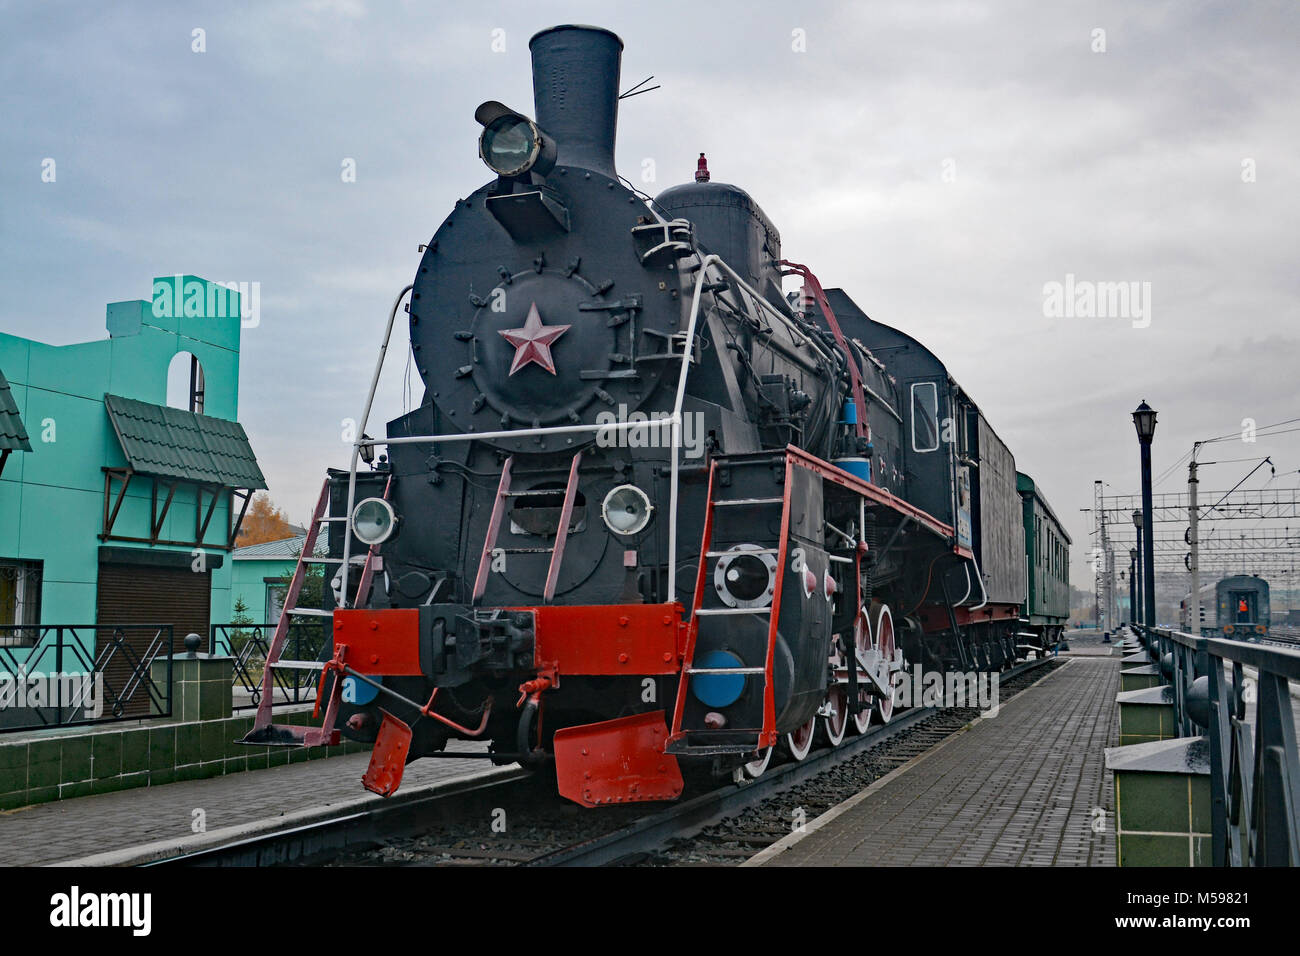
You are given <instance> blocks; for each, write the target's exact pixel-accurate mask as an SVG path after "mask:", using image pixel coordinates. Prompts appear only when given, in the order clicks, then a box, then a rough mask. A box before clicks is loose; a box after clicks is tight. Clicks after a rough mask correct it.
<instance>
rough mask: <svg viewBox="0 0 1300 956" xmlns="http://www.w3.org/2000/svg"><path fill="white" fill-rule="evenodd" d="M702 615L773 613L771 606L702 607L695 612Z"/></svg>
mask: <svg viewBox="0 0 1300 956" xmlns="http://www.w3.org/2000/svg"><path fill="white" fill-rule="evenodd" d="M695 613H696V614H698V615H701V616H708V615H713V614H771V613H772V608H771V607H770V606H769V607H702V608H700V609H699V610H698V611H696V612H695Z"/></svg>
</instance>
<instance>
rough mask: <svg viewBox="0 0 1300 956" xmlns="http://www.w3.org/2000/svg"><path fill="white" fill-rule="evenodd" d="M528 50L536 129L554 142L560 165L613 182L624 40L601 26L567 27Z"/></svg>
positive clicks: (539, 37)
mask: <svg viewBox="0 0 1300 956" xmlns="http://www.w3.org/2000/svg"><path fill="white" fill-rule="evenodd" d="M528 49H530V50H531V51H532V54H533V102H534V105H535V106H536V113H537V125H538V126H540V127H541V128H542V129H543V130H545V131H546V132H547V133H549V134H550V135H551V137H552V138H553V139H554V140H555V144H556V148H557V150H558V156H557V158H556V163H557V165H560V166H578V167H581V168H583V169H590V170H592V171H594V172H598V173H603V174H604V175H606V176H609V177H610V178H611V179H612V178H614V177H615V176H616V175H617V173H616V172H615V171H614V132H615V128H616V127H617V125H618V77H619V61H620V60H621V59H622V55H623V41H622V40H620V39H619V38H618V37H617V36H616V35H615V34H613V33H611V32H609V31H608V30H604V29H601V28H600V27H588V26H574V25H572V24H566V25H564V26H558V27H551V28H550V29H549V30H543V31H542V32H541V33H538V34H537V35H536V36H534V37H533V38H532V39H531V40H530V41H529V42H528Z"/></svg>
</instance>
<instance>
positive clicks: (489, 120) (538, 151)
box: [474, 100, 555, 177]
mask: <svg viewBox="0 0 1300 956" xmlns="http://www.w3.org/2000/svg"><path fill="white" fill-rule="evenodd" d="M474 119H475V120H477V121H478V122H479V123H480V124H482V126H483V132H482V134H481V135H480V136H479V139H478V155H479V158H480V159H481V160H483V162H484V163H486V164H487V167H488V169H490V170H492V172H494V173H496V174H497V175H498V176H506V177H514V176H522V175H524V174H525V173H528V172H530V171H533V172H536V173H537V174H538V175H541V176H545V175H546V174H547V173H549V172H550V171H551V169H552V168H553V167H554V166H555V141H554V140H552V139H551V138H550V137H549V136H547V135H546V134H545V133H543V132H542V130H541V128H540V127H539V126H538V125H537V124H536V123H534V122H533V121H532V120H530V119H529V118H528V117H527V116H524V115H523V114H522V113H516V112H515V111H514V110H512V109H510V108H509V107H507V106H505V105H504V104H502V103H498V102H496V101H495V100H490V101H488V102H487V103H484V104H483V105H482V106H480V107H479V108H478V109H477V110H475V111H474Z"/></svg>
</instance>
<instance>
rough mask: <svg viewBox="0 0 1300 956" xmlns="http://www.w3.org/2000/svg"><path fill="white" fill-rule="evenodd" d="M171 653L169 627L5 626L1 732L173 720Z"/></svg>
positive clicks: (0, 648)
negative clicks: (159, 661)
mask: <svg viewBox="0 0 1300 956" xmlns="http://www.w3.org/2000/svg"><path fill="white" fill-rule="evenodd" d="M171 648H172V625H170V624H122V625H96V624H72V625H66V624H65V625H60V624H38V625H0V733H3V732H7V731H15V730H34V729H40V728H43V727H62V726H67V725H69V724H78V725H81V724H100V723H107V722H109V721H114V720H136V719H139V718H145V717H170V716H171V713H172V655H171ZM159 657H161V659H162V660H163V661H165V662H166V664H165V666H162V667H160V668H159V669H158V671H159V672H158V673H154V668H153V664H154V661H155V660H156V659H158V658H159Z"/></svg>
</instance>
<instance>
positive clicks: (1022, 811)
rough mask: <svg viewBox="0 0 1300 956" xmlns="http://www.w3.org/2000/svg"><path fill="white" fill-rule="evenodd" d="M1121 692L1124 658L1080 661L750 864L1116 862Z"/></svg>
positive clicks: (1098, 864)
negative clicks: (1110, 756) (1115, 765)
mask: <svg viewBox="0 0 1300 956" xmlns="http://www.w3.org/2000/svg"><path fill="white" fill-rule="evenodd" d="M1118 690H1119V659H1118V658H1114V657H1111V658H1102V657H1092V656H1079V657H1075V658H1072V659H1070V660H1069V662H1068V663H1067V664H1066V665H1065V666H1064V667H1061V668H1058V669H1057V670H1056V671H1055V672H1053V673H1052V674H1050V675H1048V676H1047V677H1046V678H1044V679H1043V680H1041V681H1039V682H1038V683H1037V684H1034V685H1033V686H1031V687H1030V688H1028V689H1026V690H1025V691H1023V692H1021V693H1020V694H1018V695H1017V696H1016V697H1014V698H1012V699H1011V700H1010V701H1009V702H1007V703H1006V704H1004V705H1003V706H1002V707H1001V709H1000V710H999V712H998V714H997V716H996V717H991V718H985V719H981V720H978V721H977V722H976V723H974V724H973V725H972V726H971V727H970V728H969V729H967V730H965V731H963V732H961V733H958V734H956V735H954V736H953V737H950V738H948V739H947V740H945V741H944V742H942V743H940V744H939V745H938V746H936V747H935V748H933V749H932V750H929V751H927V752H926V753H925V754H922V755H921V756H919V757H917V758H915V759H914V760H911V761H909V762H908V763H906V764H904V765H903V766H901V767H899V768H898V769H897V770H895V771H893V772H892V773H890V774H888V775H887V776H885V777H882V778H881V779H880V780H877V781H876V782H875V783H874V784H872V785H871V786H870V787H868V788H867V789H866V790H864V791H863V792H862V793H860V794H857V795H856V796H854V797H852V798H850V799H849V800H846V801H845V802H844V803H841V804H840V805H839V806H837V807H834V808H832V809H831V810H829V811H827V812H826V813H824V814H823V815H822V816H820V817H817V818H816V819H814V820H812V821H810V822H809V823H808V825H807V827H806V828H805V831H804V832H803V833H802V834H800V833H794V834H791V835H790V836H787V837H785V838H784V839H782V840H781V841H779V842H778V843H776V844H774V845H773V846H772V847H769V848H768V849H767V850H764V851H763V852H762V853H760V854H758V856H756V857H754V858H753V859H752V860H749V861H747V863H746V865H761V866H1114V865H1115V825H1114V818H1113V807H1114V798H1113V794H1114V788H1113V783H1112V780H1111V776H1110V774H1109V773H1108V772H1107V771H1106V767H1105V753H1104V751H1105V748H1106V747H1108V746H1113V745H1114V744H1115V742H1116V735H1117V730H1118V709H1117V708H1116V706H1115V694H1116V692H1117V691H1118Z"/></svg>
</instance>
